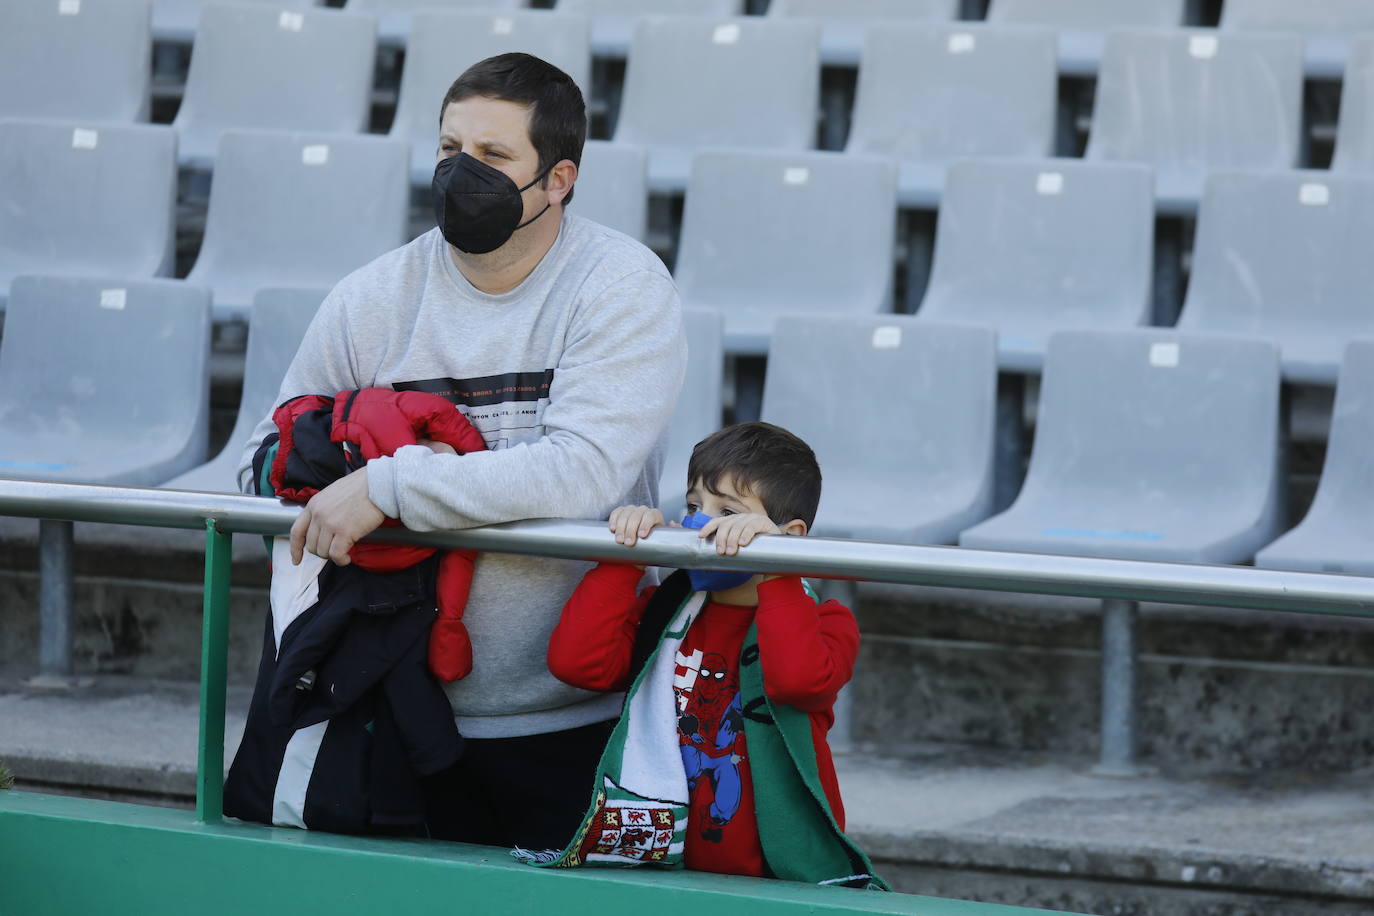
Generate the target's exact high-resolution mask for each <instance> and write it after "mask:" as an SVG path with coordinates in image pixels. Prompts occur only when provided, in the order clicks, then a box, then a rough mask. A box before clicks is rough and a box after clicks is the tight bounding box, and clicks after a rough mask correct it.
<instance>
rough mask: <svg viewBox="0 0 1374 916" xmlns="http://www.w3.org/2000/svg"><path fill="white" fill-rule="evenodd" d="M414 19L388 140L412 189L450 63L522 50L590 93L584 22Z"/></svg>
mask: <svg viewBox="0 0 1374 916" xmlns="http://www.w3.org/2000/svg"><path fill="white" fill-rule="evenodd" d="M350 8H352V7H350ZM414 16H415V29H414V33H413V34H412V35H411V37H410V40H409V42H408V43H407V44H406V57H405V67H404V69H403V70H402V72H401V86H400V91H399V92H398V94H397V97H396V117H395V119H394V120H393V121H392V124H391V136H392V137H395V138H396V139H398V140H404V141H405V142H407V143H409V144H410V150H411V158H410V163H411V164H410V181H411V183H412V184H414V185H415V186H416V187H421V188H428V187H429V183H430V180H431V179H432V178H433V177H434V151H435V149H437V148H438V142H437V137H438V125H439V103H440V102H441V101H442V100H443V98H444V93H445V92H447V91H448V87H449V86H450V85H451V84H452V83H453V81H454V80H455V79H456V78H457V76H458V74H457V73H455V72H454V68H453V62H454V61H455V60H470V61H478V60H482V59H483V58H486V57H490V56H492V55H493V54H501V53H504V52H506V51H524V52H526V53H528V54H533V55H534V56H536V57H541V58H543V59H544V60H547V61H548V62H549V63H551V64H553V65H554V66H556V67H558V68H559V69H561V70H562V71H563V72H564V73H567V74H568V75H569V76H571V77H572V78H573V80H574V81H575V82H576V83H577V84H578V85H579V86H581V87H582V89H583V94H584V95H586V94H589V93H590V91H591V67H592V51H591V32H590V26H589V25H588V20H587V19H586V17H583V16H576V15H563V14H562V13H556V12H549V11H534V10H517V11H512V12H505V11H501V12H493V11H491V10H487V11H476V10H462V11H458V10H453V11H450V10H435V9H426V10H421V11H419V12H416V13H415V14H414ZM643 193H644V192H643V189H642V188H641V189H640V194H641V195H642V194H643Z"/></svg>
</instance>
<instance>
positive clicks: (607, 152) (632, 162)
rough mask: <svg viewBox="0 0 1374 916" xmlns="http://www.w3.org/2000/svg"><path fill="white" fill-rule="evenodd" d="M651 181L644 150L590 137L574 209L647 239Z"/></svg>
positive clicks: (580, 173)
mask: <svg viewBox="0 0 1374 916" xmlns="http://www.w3.org/2000/svg"><path fill="white" fill-rule="evenodd" d="M648 180H649V166H648V157H647V156H645V154H644V150H642V149H640V148H639V147H637V146H622V145H620V144H617V143H607V142H606V141H604V140H588V141H587V144H586V146H584V147H583V148H582V166H581V168H579V169H578V171H577V194H576V195H575V196H574V198H573V203H572V207H573V210H572V212H573V213H577V214H580V215H582V216H585V217H587V218H588V219H593V220H596V221H597V222H598V223H601V224H602V225H603V226H610V227H611V228H612V229H615V230H618V231H620V232H623V233H625V234H626V235H628V236H630V237H631V238H636V239H639V240H640V241H643V240H644V237H645V236H646V235H647V233H648V209H649V189H648Z"/></svg>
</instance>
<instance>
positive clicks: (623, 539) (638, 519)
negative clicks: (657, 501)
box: [606, 506, 663, 547]
mask: <svg viewBox="0 0 1374 916" xmlns="http://www.w3.org/2000/svg"><path fill="white" fill-rule="evenodd" d="M662 526H663V513H662V512H660V511H659V510H657V509H655V508H654V507H653V506H619V507H617V508H616V509H614V510H612V512H611V517H610V518H608V519H607V520H606V527H608V528H610V529H611V532H612V533H613V534H615V542H616V543H617V544H624V545H625V546H626V547H633V546H634V545H635V544H636V543H638V541H639V539H640V538H647V537H648V536H649V534H650V532H652V531H653V530H654V529H655V528H660V527H662Z"/></svg>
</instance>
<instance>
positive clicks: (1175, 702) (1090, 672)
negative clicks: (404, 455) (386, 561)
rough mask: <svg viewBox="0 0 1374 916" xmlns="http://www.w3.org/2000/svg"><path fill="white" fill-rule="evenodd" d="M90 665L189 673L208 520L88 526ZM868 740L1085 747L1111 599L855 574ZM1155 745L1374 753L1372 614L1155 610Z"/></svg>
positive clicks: (253, 623) (86, 647) (1151, 630)
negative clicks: (862, 579)
mask: <svg viewBox="0 0 1374 916" xmlns="http://www.w3.org/2000/svg"><path fill="white" fill-rule="evenodd" d="M37 530H38V523H37V522H36V521H32V520H25V519H0V671H11V672H14V675H15V676H28V675H31V674H33V673H36V672H35V671H34V669H33V666H34V659H35V657H36V646H37V640H38V617H37V611H36V606H37V594H38V576H37V573H36V569H37V548H36V537H37ZM76 543H77V549H76V564H75V565H76V573H77V580H76V597H75V601H76V622H75V638H76V664H77V668H78V673H80V674H85V675H109V674H115V675H128V676H135V677H155V678H169V679H181V680H192V679H194V678H195V677H197V667H198V665H199V657H200V651H199V645H200V613H201V585H202V581H203V570H202V553H201V551H202V550H203V536H201V535H200V534H198V533H197V532H192V531H170V530H161V529H152V528H142V529H141V528H132V527H126V526H114V525H85V524H82V525H77V526H76ZM234 545H235V550H234V553H235V564H234V589H233V595H232V601H231V626H230V643H229V678H230V683H231V684H236V685H241V686H249V685H251V684H252V680H253V677H254V675H255V673H256V671H257V663H258V657H259V654H260V652H261V646H262V633H263V620H264V617H265V614H266V612H267V607H268V602H267V587H268V575H267V569H266V563H265V556H266V555H265V553H264V551H263V548H262V546H261V539H260V538H257V537H256V536H249V535H243V536H238V537H235V538H234ZM858 594H859V599H858V602H857V605H858V615H859V619H860V625H861V627H862V631H863V634H864V639H863V646H862V649H861V658H860V664H859V667H858V669H857V672H856V677H855V682H854V685H853V688H852V693H853V713H852V722H853V726H854V735H855V738H856V740H857V741H858V742H860V744H861V745H862V746H866V747H867V748H868V749H869V750H871V751H873V752H875V753H881V754H889V755H894V754H895V755H902V754H904V753H906V750H907V748H908V746H909V745H912V744H920V743H922V742H945V743H955V744H968V745H972V746H981V747H988V748H994V749H1000V750H1007V751H1032V752H1041V751H1053V752H1056V753H1068V754H1072V755H1081V756H1091V755H1093V754H1095V753H1096V750H1097V733H1098V693H1099V684H1100V672H1099V658H1098V640H1099V632H1098V630H1099V621H1098V611H1099V602H1097V601H1094V600H1087V599H1073V598H1046V597H1037V596H1025V595H1011V594H1004V593H991V592H976V591H967V590H954V589H931V588H914V587H901V586H885V585H879V584H863V585H861V586H860V587H859V592H858ZM1140 644H1141V652H1142V657H1141V664H1140V672H1141V673H1140V677H1141V691H1140V718H1141V723H1142V726H1141V735H1142V742H1141V752H1142V758H1143V760H1144V761H1145V762H1146V763H1148V764H1150V765H1152V766H1154V767H1156V768H1158V769H1160V770H1161V771H1163V772H1165V773H1170V774H1180V775H1189V774H1207V773H1228V772H1263V771H1266V770H1269V769H1276V768H1277V769H1281V770H1296V771H1308V772H1316V773H1319V772H1333V771H1334V772H1341V771H1350V770H1355V769H1359V768H1361V767H1363V766H1365V765H1366V764H1367V763H1368V762H1369V761H1370V760H1371V759H1374V621H1366V620H1361V619H1355V618H1340V617H1324V616H1315V615H1301V614H1279V613H1272V612H1257V611H1247V610H1239V609H1234V608H1221V609H1209V608H1190V607H1179V606H1171V605H1145V606H1143V607H1142V609H1141V626H1140Z"/></svg>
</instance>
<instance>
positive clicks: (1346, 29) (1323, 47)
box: [1221, 0, 1374, 79]
mask: <svg viewBox="0 0 1374 916" xmlns="http://www.w3.org/2000/svg"><path fill="white" fill-rule="evenodd" d="M1221 28H1222V30H1223V31H1228V32H1229V31H1264V32H1280V31H1282V32H1293V33H1295V34H1297V35H1300V36H1302V38H1303V40H1304V42H1305V43H1306V54H1305V56H1306V62H1307V72H1308V74H1309V75H1311V76H1314V77H1318V78H1321V79H1340V77H1341V74H1342V73H1343V72H1344V70H1345V59H1346V54H1347V53H1348V51H1349V49H1350V38H1351V36H1352V35H1355V34H1357V33H1359V32H1368V31H1371V30H1374V3H1370V2H1369V0H1226V2H1225V3H1223V4H1222V5H1221Z"/></svg>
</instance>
